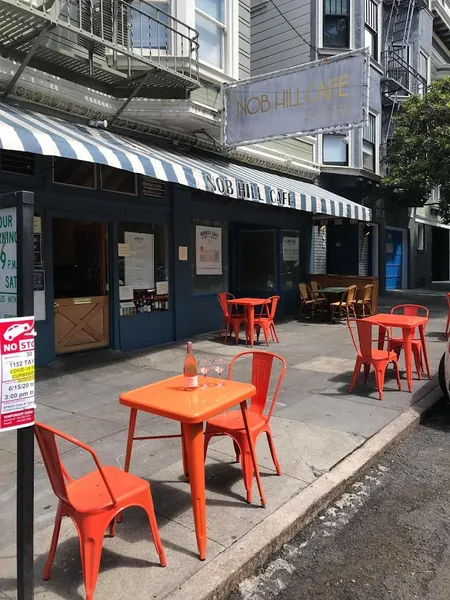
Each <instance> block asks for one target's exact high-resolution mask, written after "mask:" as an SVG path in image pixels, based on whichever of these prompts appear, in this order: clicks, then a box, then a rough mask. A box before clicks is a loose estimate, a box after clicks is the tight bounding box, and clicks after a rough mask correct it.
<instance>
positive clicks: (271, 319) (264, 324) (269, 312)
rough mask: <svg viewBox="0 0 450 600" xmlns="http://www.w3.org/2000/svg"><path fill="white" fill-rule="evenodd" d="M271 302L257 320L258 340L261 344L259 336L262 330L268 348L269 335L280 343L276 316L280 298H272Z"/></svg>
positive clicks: (263, 308)
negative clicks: (276, 327)
mask: <svg viewBox="0 0 450 600" xmlns="http://www.w3.org/2000/svg"><path fill="white" fill-rule="evenodd" d="M269 300H270V304H265V305H264V306H263V307H262V309H261V314H260V316H259V317H257V318H256V319H255V329H256V339H257V340H258V342H259V334H260V333H261V329H262V330H263V332H264V339H265V340H266V345H267V346H268V345H269V333H270V334H271V335H272V340H273V341H276V342H277V343H280V340H279V339H278V334H277V330H276V329H275V314H276V312H277V306H278V301H279V300H280V296H271V297H270V298H269Z"/></svg>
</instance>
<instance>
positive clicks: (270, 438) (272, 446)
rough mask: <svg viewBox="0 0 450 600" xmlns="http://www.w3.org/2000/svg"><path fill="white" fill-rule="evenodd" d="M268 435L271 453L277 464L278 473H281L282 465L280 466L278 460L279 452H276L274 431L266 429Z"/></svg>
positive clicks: (275, 464) (274, 462)
mask: <svg viewBox="0 0 450 600" xmlns="http://www.w3.org/2000/svg"><path fill="white" fill-rule="evenodd" d="M266 436H267V443H268V444H269V450H270V455H271V456H272V460H273V464H274V466H275V469H276V472H277V475H281V467H280V463H279V462H278V456H277V453H276V452H275V445H274V443H273V438H272V432H271V431H266Z"/></svg>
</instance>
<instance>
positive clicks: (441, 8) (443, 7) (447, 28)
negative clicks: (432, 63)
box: [431, 0, 450, 49]
mask: <svg viewBox="0 0 450 600" xmlns="http://www.w3.org/2000/svg"><path fill="white" fill-rule="evenodd" d="M431 8H432V11H433V30H434V32H435V33H436V35H437V36H438V37H439V38H440V39H441V40H442V41H443V42H444V44H445V45H446V46H447V48H449V49H450V0H433V2H432V5H431Z"/></svg>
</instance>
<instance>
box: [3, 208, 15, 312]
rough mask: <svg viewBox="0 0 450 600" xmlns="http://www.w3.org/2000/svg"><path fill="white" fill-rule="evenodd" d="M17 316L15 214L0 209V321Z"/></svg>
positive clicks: (11, 210)
mask: <svg viewBox="0 0 450 600" xmlns="http://www.w3.org/2000/svg"><path fill="white" fill-rule="evenodd" d="M16 315H17V214H16V209H15V208H1V209H0V319H7V318H10V317H15V316H16Z"/></svg>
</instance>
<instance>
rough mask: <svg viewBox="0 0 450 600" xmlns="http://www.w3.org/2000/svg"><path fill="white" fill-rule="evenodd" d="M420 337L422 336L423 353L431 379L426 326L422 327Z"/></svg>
mask: <svg viewBox="0 0 450 600" xmlns="http://www.w3.org/2000/svg"><path fill="white" fill-rule="evenodd" d="M419 335H420V341H421V342H422V352H423V359H424V361H425V368H426V370H427V375H428V379H431V372H430V363H429V362H428V352H427V345H426V341H425V326H424V325H420V327H419Z"/></svg>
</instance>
